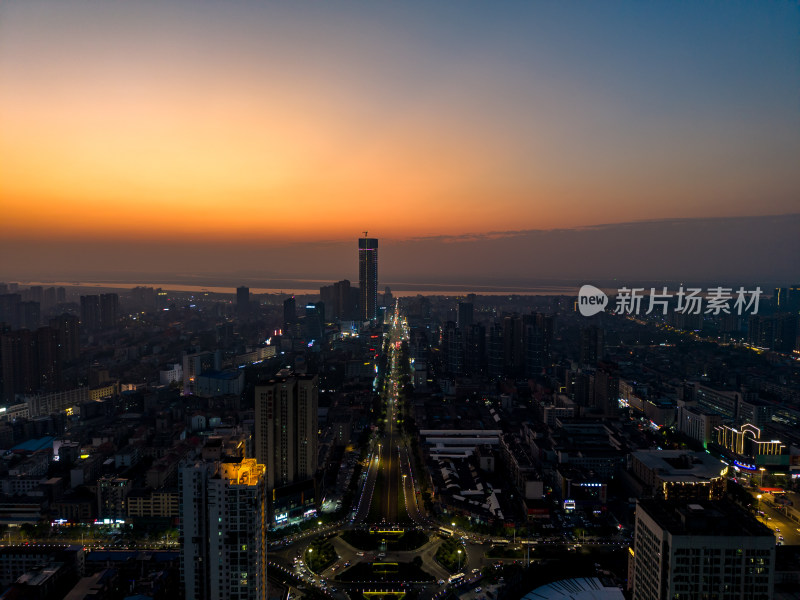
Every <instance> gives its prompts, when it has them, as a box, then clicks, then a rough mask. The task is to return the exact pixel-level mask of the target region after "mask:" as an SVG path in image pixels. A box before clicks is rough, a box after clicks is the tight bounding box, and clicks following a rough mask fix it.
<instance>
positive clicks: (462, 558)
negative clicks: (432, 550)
mask: <svg viewBox="0 0 800 600" xmlns="http://www.w3.org/2000/svg"><path fill="white" fill-rule="evenodd" d="M436 560H437V561H438V562H439V564H440V565H442V566H443V567H444V568H445V569H447V570H448V571H450V572H451V573H457V572H458V571H460V570H461V569H463V568H464V565H465V564H466V562H467V551H466V549H465V548H464V546H463V544H462V543H461V542H459V541H457V540H454V539H446V540H444V542H442V545H441V546H439V549H438V550H437V551H436Z"/></svg>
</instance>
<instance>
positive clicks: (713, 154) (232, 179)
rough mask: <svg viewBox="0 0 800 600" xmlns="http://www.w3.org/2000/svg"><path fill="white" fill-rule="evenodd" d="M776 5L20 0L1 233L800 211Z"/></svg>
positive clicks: (13, 8) (603, 220)
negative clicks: (746, 42) (623, 12)
mask: <svg viewBox="0 0 800 600" xmlns="http://www.w3.org/2000/svg"><path fill="white" fill-rule="evenodd" d="M612 5H613V6H616V7H617V8H616V9H615V8H613V6H612ZM620 6H622V7H624V8H626V9H627V11H628V13H629V16H626V17H624V18H620V14H619V11H618V9H619V7H620ZM772 8H773V10H772V11H762V13H768V14H767V15H766V16H758V18H756V17H754V16H753V14H752V13H753V12H754V11H751V10H749V9H748V8H747V6H746V5H735V7H731V8H730V9H729V10H728V11H720V10H714V8H713V7H712V6H711V5H710V4H709V5H705V4H702V3H700V5H699V6H694V7H688V6H687V7H683V8H682V9H681V10H677V9H676V8H675V7H674V6H673V7H666V6H665V7H663V9H662V10H660V11H659V10H658V9H656V8H652V7H651V8H645V7H635V5H632V4H624V3H623V4H615V3H609V5H607V6H606V7H605V8H604V7H598V6H593V5H588V4H587V5H585V6H583V9H585V10H582V11H580V10H577V11H576V10H572V11H571V10H568V9H567V8H565V7H547V8H545V7H542V6H538V7H536V6H534V7H531V6H528V5H526V4H510V5H509V6H508V7H506V9H505V10H495V11H489V10H488V9H487V8H486V7H483V6H481V5H479V4H470V3H465V4H459V7H458V8H455V7H448V6H447V5H445V4H444V3H443V5H442V6H436V7H431V6H428V5H426V4H424V3H419V4H417V3H409V4H408V5H407V6H406V7H405V8H401V7H391V6H374V7H370V8H367V7H365V6H363V5H362V4H359V3H350V2H346V1H342V2H341V3H333V4H332V5H330V6H326V7H310V6H305V7H288V6H259V7H255V6H250V5H248V4H247V3H238V2H232V3H227V4H226V5H225V7H222V5H219V4H215V3H203V2H200V3H187V2H182V1H178V0H176V1H173V2H165V3H149V2H143V3H137V5H135V6H133V5H122V6H120V5H113V6H112V5H98V4H97V3H91V2H83V1H81V0H69V1H64V2H45V1H38V2H37V1H33V2H25V3H23V2H10V3H4V5H3V6H2V7H0V130H1V131H2V132H3V133H2V135H0V204H2V209H3V215H2V219H0V235H2V236H4V237H5V238H7V239H19V240H28V241H33V240H37V239H40V240H41V239H49V240H54V239H57V240H65V241H69V240H81V239H87V238H93V239H100V238H103V237H107V236H113V237H116V238H119V239H126V240H176V241H180V240H186V241H188V240H197V239H199V238H203V239H209V240H219V241H232V242H236V241H240V240H242V239H248V240H252V239H258V238H268V239H269V240H271V241H272V242H276V243H277V242H292V241H299V240H303V239H314V240H346V239H352V238H353V237H355V236H357V235H358V234H359V232H360V231H363V230H364V229H369V230H372V231H375V232H376V235H380V237H382V238H396V239H404V238H409V237H420V236H430V235H463V234H480V233H484V232H488V231H506V230H510V229H514V230H516V229H553V228H562V227H569V228H572V227H577V226H592V225H599V224H607V223H618V222H629V221H637V220H648V219H667V218H675V217H692V218H702V217H712V216H747V215H754V214H757V215H763V214H780V213H789V212H793V211H794V210H796V198H797V197H798V191H800V177H798V175H797V173H796V168H795V167H796V165H795V164H794V162H795V159H796V156H798V155H800V139H799V138H798V135H797V134H798V131H799V130H800V129H799V128H798V123H800V120H798V116H797V113H796V110H795V107H794V94H793V91H792V89H791V85H788V83H786V82H787V81H788V78H787V73H789V74H791V72H792V69H795V70H797V56H791V54H790V55H788V56H785V57H784V56H782V54H781V53H782V52H783V51H786V50H791V49H794V50H797V49H798V48H797V46H798V43H797V40H796V39H795V38H792V37H790V33H791V31H792V21H791V19H789V20H788V22H783V21H782V20H781V19H783V17H785V16H786V15H794V17H793V18H794V23H797V15H796V14H795V13H792V12H790V11H783V10H782V9H780V8H779V7H772ZM671 10H672V11H674V12H676V13H678V14H677V15H676V16H667V14H666V13H670V14H671ZM584 13H585V14H584ZM597 19H599V21H598V20H597ZM682 19H689V22H690V23H692V25H693V27H694V29H691V30H687V29H686V28H685V21H684V20H682ZM754 19H755V20H754ZM717 21H719V22H721V24H720V23H718V22H717ZM605 27H612V28H613V29H611V30H607V29H604V28H605ZM637 27H641V28H642V30H641V31H637V29H636V28H637ZM654 28H660V29H658V30H659V31H660V33H659V34H658V39H656V40H653V39H651V37H652V36H653V35H655V34H654V31H656V29H654ZM662 29H663V31H662ZM610 32H613V33H615V34H616V38H615V36H614V35H609V33H610ZM743 32H751V33H752V32H755V33H753V34H752V40H753V41H752V45H751V46H750V47H748V48H746V49H744V50H743V49H737V44H738V42H739V39H740V36H741V35H742V33H743ZM31 40H33V42H34V43H33V44H32V43H31ZM752 51H755V56H748V55H749V54H753V52H752ZM639 55H641V56H639ZM764 61H767V63H766V64H767V66H766V67H765V66H764Z"/></svg>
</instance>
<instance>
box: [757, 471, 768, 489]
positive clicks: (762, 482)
mask: <svg viewBox="0 0 800 600" xmlns="http://www.w3.org/2000/svg"><path fill="white" fill-rule="evenodd" d="M758 470H759V471H761V483H760V484H759V485H758V487H764V471H766V469H765V468H764V467H759V469H758Z"/></svg>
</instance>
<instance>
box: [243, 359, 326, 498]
mask: <svg viewBox="0 0 800 600" xmlns="http://www.w3.org/2000/svg"><path fill="white" fill-rule="evenodd" d="M318 387H319V380H318V378H317V376H316V375H296V376H292V377H282V378H277V379H271V380H270V381H268V382H266V383H264V384H262V385H257V386H256V393H255V399H256V431H255V454H256V460H258V462H259V463H261V464H263V465H266V468H267V487H268V488H270V489H272V488H274V487H280V486H284V485H288V484H290V483H294V482H297V481H303V480H308V479H311V478H313V477H314V474H315V473H316V470H317V403H318V395H319V390H318Z"/></svg>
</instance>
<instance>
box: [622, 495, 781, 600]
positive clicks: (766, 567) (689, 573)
mask: <svg viewBox="0 0 800 600" xmlns="http://www.w3.org/2000/svg"><path fill="white" fill-rule="evenodd" d="M635 520H636V531H635V534H634V547H633V549H632V555H631V557H630V560H631V561H632V569H631V574H632V577H631V581H630V582H629V583H630V584H632V588H633V596H632V597H633V600H663V599H665V598H715V599H717V600H768V599H769V598H772V592H773V577H774V574H773V572H774V568H775V537H774V535H773V534H772V532H771V531H770V530H769V529H768V528H767V527H765V526H764V525H762V524H761V523H759V522H758V521H756V519H755V518H753V517H752V516H751V515H749V514H747V513H745V512H744V511H742V510H741V509H739V508H738V507H736V506H735V505H733V504H731V503H728V502H709V501H704V502H697V503H692V504H688V505H687V504H678V503H668V502H666V501H663V500H655V499H653V500H640V501H639V502H638V504H637V506H636V517H635Z"/></svg>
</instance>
